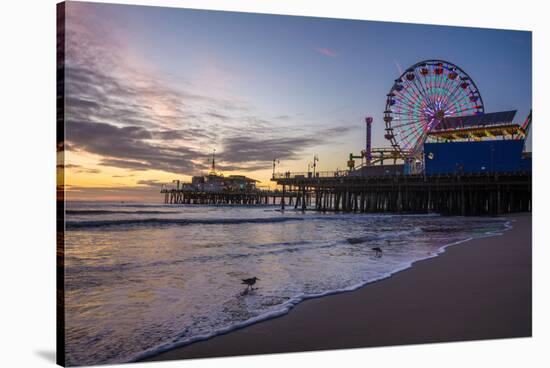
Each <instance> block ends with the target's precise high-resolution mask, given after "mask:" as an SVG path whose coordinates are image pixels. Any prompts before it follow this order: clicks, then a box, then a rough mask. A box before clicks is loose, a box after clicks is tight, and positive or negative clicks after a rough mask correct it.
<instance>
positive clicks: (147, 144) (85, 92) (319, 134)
mask: <svg viewBox="0 0 550 368" xmlns="http://www.w3.org/2000/svg"><path fill="white" fill-rule="evenodd" d="M72 6H74V7H80V5H74V3H73V5H72ZM83 10H85V9H83ZM76 13H77V14H73V15H74V16H73V17H71V22H69V23H68V24H67V53H66V62H65V93H66V98H65V119H66V127H65V128H66V129H65V131H66V142H65V145H64V146H63V147H60V149H63V148H64V149H67V150H70V151H80V152H87V153H91V154H94V155H98V156H99V159H98V164H99V165H101V166H108V167H115V168H120V169H126V170H131V171H144V170H160V171H165V172H169V173H175V174H183V175H196V174H199V173H200V172H201V171H203V170H207V169H208V168H209V165H210V154H211V150H212V149H213V148H214V147H218V152H219V155H218V157H217V160H216V161H217V162H216V164H217V167H218V168H219V169H221V170H226V171H254V170H259V169H265V168H269V167H270V165H271V161H272V159H273V158H274V157H278V158H280V159H288V160H297V159H300V155H301V153H303V152H304V151H305V150H307V149H308V148H311V147H313V146H315V145H319V144H322V143H325V142H327V141H328V140H329V139H332V135H334V134H327V133H330V132H326V131H324V130H323V129H322V128H319V127H313V128H311V129H310V128H308V129H305V125H304V124H303V122H302V123H300V122H299V121H294V120H295V119H292V118H291V117H290V116H289V115H284V114H279V115H277V114H274V115H275V118H266V117H265V116H267V114H261V113H258V112H256V111H255V108H254V106H252V105H249V104H246V103H243V101H241V100H240V99H239V98H238V96H231V97H230V98H221V97H219V96H213V95H210V94H205V93H204V92H203V91H204V89H203V88H201V87H202V86H200V85H195V84H193V83H192V82H190V81H188V80H184V79H182V78H181V77H178V78H177V83H175V81H174V80H173V79H172V78H170V79H167V78H165V76H163V75H158V74H157V73H154V72H152V70H154V69H150V68H148V67H147V66H146V65H141V64H139V60H138V59H137V58H135V57H130V56H129V55H131V54H128V55H126V54H125V51H124V50H125V42H124V39H122V40H117V39H116V35H117V34H118V32H117V25H116V24H104V23H102V22H103V20H102V19H99V18H98V17H94V14H91V13H93V12H86V11H82V12H76ZM107 29H108V30H109V31H108V32H106V31H105V30H107ZM315 51H316V52H319V53H321V54H323V55H325V56H328V57H335V56H336V53H335V52H334V51H332V50H330V49H327V48H319V49H315ZM291 120H292V121H293V122H294V124H292V125H289V126H287V127H283V126H282V125H283V124H285V123H290V121H291ZM287 125H288V124H287ZM289 137H291V138H289ZM84 170H88V171H87V173H93V172H92V171H90V170H93V171H94V172H98V171H99V170H98V169H84ZM83 172H84V171H83Z"/></svg>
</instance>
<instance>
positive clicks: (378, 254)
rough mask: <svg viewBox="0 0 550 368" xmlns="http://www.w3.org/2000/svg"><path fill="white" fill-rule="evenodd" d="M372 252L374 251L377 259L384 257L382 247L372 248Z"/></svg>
mask: <svg viewBox="0 0 550 368" xmlns="http://www.w3.org/2000/svg"><path fill="white" fill-rule="evenodd" d="M372 250H374V252H375V253H376V256H377V257H382V249H381V248H380V247H375V248H372Z"/></svg>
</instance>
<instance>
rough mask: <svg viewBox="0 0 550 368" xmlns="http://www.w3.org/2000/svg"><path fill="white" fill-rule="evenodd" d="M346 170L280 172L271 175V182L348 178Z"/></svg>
mask: <svg viewBox="0 0 550 368" xmlns="http://www.w3.org/2000/svg"><path fill="white" fill-rule="evenodd" d="M348 174H349V171H348V170H335V171H318V172H316V173H315V174H314V173H313V172H311V171H310V172H290V171H287V172H282V173H275V174H273V178H272V179H273V180H277V179H313V178H335V177H336V178H337V177H342V176H348Z"/></svg>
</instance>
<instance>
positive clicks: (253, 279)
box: [242, 276, 259, 291]
mask: <svg viewBox="0 0 550 368" xmlns="http://www.w3.org/2000/svg"><path fill="white" fill-rule="evenodd" d="M256 280H259V278H257V277H256V276H254V277H251V278H249V279H243V282H242V284H244V285H247V286H246V290H247V291H248V290H254V288H253V287H252V285H254V284H255V283H256Z"/></svg>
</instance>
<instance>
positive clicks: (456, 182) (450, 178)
mask: <svg viewBox="0 0 550 368" xmlns="http://www.w3.org/2000/svg"><path fill="white" fill-rule="evenodd" d="M271 180H272V181H274V182H276V183H277V184H278V185H280V186H282V191H281V195H282V198H281V200H280V204H281V208H282V209H284V208H285V206H287V205H288V206H290V205H291V203H285V202H286V199H287V198H289V196H293V197H296V198H295V200H294V208H296V209H303V210H305V209H315V210H318V211H344V212H361V213H363V212H394V213H430V212H435V213H441V214H446V215H463V216H474V215H501V214H506V213H513V212H529V211H531V205H532V198H531V172H517V173H500V174H499V173H491V174H468V175H467V174H462V175H460V174H457V175H429V176H428V175H383V176H355V175H351V173H347V172H327V173H318V174H317V175H316V176H315V177H313V176H312V175H310V174H308V173H289V172H287V173H282V174H275V175H273V178H272V179H271Z"/></svg>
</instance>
